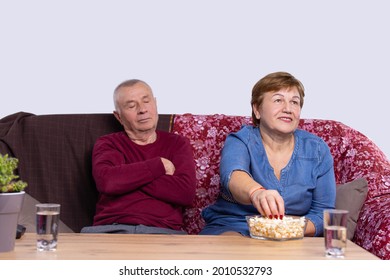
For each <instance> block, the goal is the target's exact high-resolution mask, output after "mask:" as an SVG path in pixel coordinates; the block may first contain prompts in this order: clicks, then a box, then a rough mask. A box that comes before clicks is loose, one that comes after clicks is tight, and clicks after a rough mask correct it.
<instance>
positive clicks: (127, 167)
mask: <svg viewBox="0 0 390 280" xmlns="http://www.w3.org/2000/svg"><path fill="white" fill-rule="evenodd" d="M114 104H115V111H114V115H115V117H116V118H117V120H118V121H119V122H120V123H121V124H122V125H123V128H124V131H122V132H118V133H113V134H109V135H105V136H102V137H100V138H99V139H98V140H97V141H96V143H95V146H94V149H93V156H92V167H93V176H94V179H95V182H96V186H97V189H98V191H99V199H98V202H97V205H96V215H95V217H94V223H93V226H91V227H84V228H83V229H82V231H81V232H85V233H86V232H87V233H173V234H178V233H185V232H184V231H183V229H182V225H183V208H184V207H186V206H189V205H191V203H192V200H193V198H194V196H195V185H196V176H195V166H194V160H193V154H192V150H191V146H190V144H189V141H188V139H187V138H185V137H183V136H179V135H176V134H173V133H168V132H164V131H158V130H156V127H157V122H158V113H157V105H156V99H155V97H154V96H153V92H152V89H151V88H150V86H149V85H148V84H146V83H145V82H143V81H140V80H128V81H125V82H123V83H121V84H120V85H118V86H117V88H116V89H115V91H114Z"/></svg>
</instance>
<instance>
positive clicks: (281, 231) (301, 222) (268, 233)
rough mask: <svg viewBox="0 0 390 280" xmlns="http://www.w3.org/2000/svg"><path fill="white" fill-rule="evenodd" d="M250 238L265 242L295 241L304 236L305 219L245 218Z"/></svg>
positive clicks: (257, 216)
mask: <svg viewBox="0 0 390 280" xmlns="http://www.w3.org/2000/svg"><path fill="white" fill-rule="evenodd" d="M246 221H247V223H248V227H249V233H250V236H251V237H252V238H256V239H265V240H277V241H284V240H295V239H302V238H303V236H304V235H305V229H306V224H307V220H306V219H305V217H292V216H284V217H283V218H282V219H269V218H265V217H263V216H260V215H254V216H246Z"/></svg>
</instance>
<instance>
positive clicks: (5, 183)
mask: <svg viewBox="0 0 390 280" xmlns="http://www.w3.org/2000/svg"><path fill="white" fill-rule="evenodd" d="M18 163H19V161H18V159H17V158H13V157H9V156H8V154H6V155H4V156H3V155H1V154H0V252H8V251H12V250H13V249H14V247H15V239H16V229H17V225H18V218H19V213H20V210H21V209H22V205H23V199H24V194H25V192H24V189H25V188H26V187H27V183H26V182H23V181H22V180H19V176H18V175H16V174H15V171H16V169H17V167H18Z"/></svg>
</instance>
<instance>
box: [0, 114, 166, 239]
mask: <svg viewBox="0 0 390 280" xmlns="http://www.w3.org/2000/svg"><path fill="white" fill-rule="evenodd" d="M171 119H172V116H171V115H160V118H159V129H161V130H168V131H169V130H170V126H171V123H172V121H171ZM120 130H122V126H121V125H120V124H119V122H118V121H117V120H116V119H115V117H114V116H113V114H68V115H39V116H36V115H33V114H30V113H23V112H20V113H16V114H14V115H10V116H8V117H6V118H3V119H1V120H0V153H2V154H3V153H9V154H10V155H12V156H14V157H17V158H18V159H19V168H18V173H19V175H20V177H21V179H23V180H25V181H27V182H28V187H27V188H26V192H27V193H28V194H29V195H31V196H32V197H33V198H35V199H36V200H38V201H40V202H53V203H60V204H61V220H62V221H63V222H64V223H65V224H66V225H68V226H69V227H70V228H71V229H72V230H73V231H75V232H79V231H80V230H81V228H82V227H83V226H87V225H91V223H92V221H93V216H94V213H95V206H96V201H97V191H96V186H95V183H94V180H93V177H92V167H91V166H92V148H93V145H94V143H95V141H96V139H97V138H98V137H99V136H101V135H104V134H108V133H112V132H116V131H120ZM32 211H34V210H32Z"/></svg>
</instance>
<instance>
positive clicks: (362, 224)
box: [353, 194, 390, 260]
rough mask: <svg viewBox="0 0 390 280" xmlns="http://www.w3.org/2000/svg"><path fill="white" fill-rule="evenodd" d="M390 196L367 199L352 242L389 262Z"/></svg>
mask: <svg viewBox="0 0 390 280" xmlns="http://www.w3.org/2000/svg"><path fill="white" fill-rule="evenodd" d="M389 233H390V194H383V195H381V196H377V197H374V198H370V199H368V200H367V201H366V202H365V203H364V205H363V207H362V209H361V211H360V216H359V219H358V222H357V226H356V232H355V236H354V239H353V241H354V242H355V243H356V244H358V245H359V246H361V247H363V248H364V249H366V250H367V251H370V252H371V253H373V254H374V255H376V256H378V257H379V258H381V259H384V260H390V234H389Z"/></svg>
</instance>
